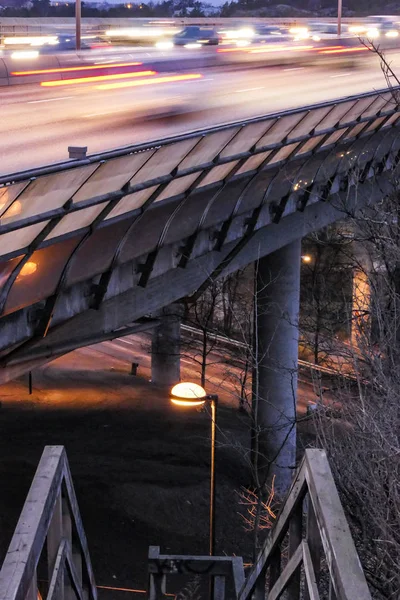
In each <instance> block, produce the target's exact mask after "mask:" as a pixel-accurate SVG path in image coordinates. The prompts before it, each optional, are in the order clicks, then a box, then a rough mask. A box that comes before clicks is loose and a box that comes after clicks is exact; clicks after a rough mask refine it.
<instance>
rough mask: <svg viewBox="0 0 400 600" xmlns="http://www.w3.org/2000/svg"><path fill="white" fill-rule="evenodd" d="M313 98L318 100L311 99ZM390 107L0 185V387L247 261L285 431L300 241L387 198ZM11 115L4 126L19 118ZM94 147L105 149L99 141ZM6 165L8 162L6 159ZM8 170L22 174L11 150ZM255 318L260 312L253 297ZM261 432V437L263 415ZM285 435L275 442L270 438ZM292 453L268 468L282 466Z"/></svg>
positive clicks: (382, 94)
mask: <svg viewBox="0 0 400 600" xmlns="http://www.w3.org/2000/svg"><path fill="white" fill-rule="evenodd" d="M325 79H326V77H325ZM336 85H337V84H336ZM351 85H352V82H351V80H349V87H351ZM321 88H322V86H321V82H319V83H318V85H317V86H316V92H315V93H316V94H317V95H318V94H321V93H326V90H324V91H322V92H321V91H318V90H321ZM322 89H323V88H322ZM308 92H309V90H307V87H305V88H304V98H305V97H307V93H308ZM248 93H249V90H248ZM269 93H271V92H269ZM328 93H329V92H328ZM330 93H331V94H332V91H330ZM397 94H398V90H397V89H395V90H389V91H388V90H387V89H383V90H378V91H372V92H368V93H364V94H360V93H358V94H357V95H356V96H352V97H346V98H343V99H341V100H335V101H332V100H330V101H327V102H322V103H317V104H313V105H311V106H304V107H300V108H296V109H293V110H286V111H279V112H277V113H275V114H268V115H265V116H259V117H253V118H247V119H245V118H243V117H244V116H245V114H242V115H240V117H241V118H240V119H239V120H236V121H235V122H233V123H229V124H226V125H216V126H213V127H208V128H202V129H199V130H197V131H194V132H191V133H181V134H175V135H171V136H170V137H167V138H163V139H158V140H154V141H152V142H146V143H138V144H135V145H132V146H129V147H125V148H121V149H117V150H115V151H111V152H103V153H100V154H97V155H91V156H90V157H89V158H85V159H83V160H77V161H68V162H66V163H61V164H60V163H58V164H54V165H49V166H48V167H44V168H39V169H33V170H30V171H24V172H23V171H20V172H16V173H14V174H13V175H8V176H7V175H5V176H3V177H2V178H1V179H0V185H1V186H2V187H1V188H0V206H1V212H0V261H1V262H0V283H1V290H0V315H1V316H0V324H1V332H2V333H1V339H0V382H4V381H7V380H8V379H10V378H13V377H15V376H17V375H19V374H21V373H23V372H26V371H28V370H31V369H32V368H34V367H35V366H36V365H38V364H41V363H43V362H45V361H47V360H50V359H51V358H54V357H56V356H58V355H61V354H63V353H65V352H67V351H70V350H72V349H73V348H77V347H80V346H83V345H87V344H90V343H94V342H96V341H99V340H104V339H111V338H113V337H121V336H123V335H124V333H128V332H130V333H131V332H132V331H134V330H135V328H137V329H140V328H143V327H147V326H151V324H152V318H153V317H154V316H155V315H156V316H157V318H159V316H160V310H163V309H164V310H166V313H167V314H164V316H165V317H166V319H167V320H168V318H169V316H170V315H169V316H168V310H169V309H168V306H170V305H173V303H174V302H176V301H179V300H180V299H181V298H183V297H187V296H191V295H192V294H195V293H196V292H197V291H198V290H199V289H202V288H203V287H204V286H206V285H207V284H208V283H209V282H210V281H211V280H213V279H215V278H218V277H220V276H223V275H226V274H228V273H231V272H234V271H236V270H237V269H240V268H242V267H244V266H246V265H247V264H249V263H251V262H254V261H256V260H258V259H261V260H260V269H259V275H260V280H259V283H260V285H261V284H262V283H263V282H264V283H265V281H266V280H268V279H269V280H270V281H271V282H272V285H271V286H270V288H269V292H268V293H269V295H270V298H269V300H271V297H272V300H273V302H274V306H276V307H278V309H279V310H278V311H275V312H274V311H272V312H271V313H270V315H269V317H266V318H263V319H261V320H260V322H259V332H260V336H261V338H260V339H262V340H264V341H265V340H268V339H269V340H270V341H271V339H272V337H273V338H274V346H273V347H274V351H273V352H272V353H271V352H270V353H269V354H268V356H266V358H265V361H266V365H265V366H266V375H265V378H264V380H263V381H262V382H261V384H260V385H261V387H263V386H264V388H265V389H267V390H270V389H273V390H274V394H275V402H276V406H275V409H276V410H279V414H283V415H284V417H285V419H286V418H287V419H291V418H293V414H294V413H293V406H294V403H293V397H292V393H293V389H296V387H297V386H296V381H297V379H296V377H297V376H296V368H297V336H298V332H297V328H296V325H295V324H296V319H297V313H298V301H299V272H300V241H301V238H302V237H303V236H305V235H307V234H308V233H310V232H312V231H315V230H318V229H319V228H321V227H324V226H326V225H328V224H330V223H332V222H334V221H336V220H338V219H341V218H344V217H345V216H346V215H348V214H349V213H351V214H354V212H356V211H358V210H360V209H361V208H362V207H364V206H366V205H367V204H368V203H371V202H374V201H378V200H381V199H382V197H384V196H385V195H386V194H388V193H390V192H391V191H392V190H393V186H392V183H391V182H392V179H391V174H392V173H393V171H394V170H395V169H396V168H397V163H398V155H399V151H400V138H399V130H398V123H399V117H400V112H399V111H400V109H399V104H398V100H397V98H398V96H397ZM231 95H232V94H231ZM5 97H6V98H7V95H6V96H5ZM248 97H249V98H250V97H254V96H253V94H250V93H249V96H248ZM280 101H282V100H281V98H280ZM60 102H62V99H61V98H60ZM22 103H23V102H22ZM11 106H12V108H11V109H10V110H11V114H12V111H13V110H15V109H16V108H18V107H15V105H13V104H12V105H11ZM55 106H59V103H58V102H55ZM66 106H68V102H67V104H66ZM244 107H245V108H244V110H248V109H249V107H248V106H246V104H245V105H244ZM114 111H115V106H113V107H112V112H113V113H114ZM14 114H15V113H14ZM17 114H18V113H17ZM238 116H239V115H238ZM54 118H56V117H54ZM17 120H18V117H17ZM102 127H103V128H105V121H103V119H101V121H100V128H102ZM96 128H97V132H98V130H99V124H97V125H96ZM93 129H94V130H95V127H94V128H93ZM25 133H26V138H27V140H29V131H28V130H27V131H26V132H23V133H21V138H20V140H21V141H20V147H21V146H22V144H23V139H24V134H25ZM49 135H51V132H49ZM109 135H110V136H111V138H109V139H115V138H112V136H114V135H115V128H114V127H112V128H111V129H110V133H109ZM9 143H11V144H12V139H11V138H10V141H9ZM32 152H35V147H34V148H33V149H32ZM37 152H38V155H39V154H40V153H41V152H48V149H46V146H45V145H43V146H42V147H39V148H38V150H37ZM10 156H11V157H12V159H13V160H14V164H18V160H21V157H20V158H18V154H17V151H16V150H14V152H11V153H10ZM21 156H22V164H23V161H24V160H25V158H24V156H25V155H24V153H23V149H21ZM263 257H265V258H263ZM260 303H261V304H260V308H263V307H264V309H265V298H263V297H262V294H261V296H260ZM264 312H265V311H264ZM282 313H284V314H285V315H286V317H285V319H284V320H282ZM162 317H163V315H161V318H162ZM287 317H289V318H287ZM149 321H150V323H149ZM277 323H280V325H279V327H277ZM271 361H272V364H278V363H279V369H273V370H271V369H270V365H271ZM274 361H275V362H274ZM268 365H269V367H268ZM267 367H268V368H267ZM268 369H269V370H268ZM267 371H268V372H267ZM283 373H286V375H287V376H286V377H285V376H283V375H282V374H283ZM275 416H276V415H275ZM262 419H264V424H265V426H268V425H270V424H271V423H270V419H271V410H269V411H267V413H265V414H263V415H262ZM286 433H287V427H286ZM286 433H285V427H283V428H282V429H281V431H280V434H279V435H282V434H284V435H286ZM291 439H292V442H291V443H290V444H289V446H290V448H289V451H288V456H287V457H286V458H282V457H281V458H282V461H283V463H285V461H287V463H288V464H293V438H291Z"/></svg>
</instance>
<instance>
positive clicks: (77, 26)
mask: <svg viewBox="0 0 400 600" xmlns="http://www.w3.org/2000/svg"><path fill="white" fill-rule="evenodd" d="M81 17H82V2H81V0H75V47H76V49H77V50H80V49H81Z"/></svg>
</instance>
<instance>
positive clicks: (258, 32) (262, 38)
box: [250, 23, 293, 44]
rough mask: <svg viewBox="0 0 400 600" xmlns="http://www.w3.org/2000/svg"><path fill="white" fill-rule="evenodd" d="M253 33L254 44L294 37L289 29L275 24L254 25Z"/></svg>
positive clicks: (282, 40)
mask: <svg viewBox="0 0 400 600" xmlns="http://www.w3.org/2000/svg"><path fill="white" fill-rule="evenodd" d="M251 29H252V30H253V35H251V40H250V41H251V42H252V43H253V44H270V43H274V42H287V41H289V40H291V39H292V38H293V36H292V35H290V34H289V31H288V30H287V29H283V28H282V27H277V26H274V25H264V24H262V23H261V24H257V25H252V26H251Z"/></svg>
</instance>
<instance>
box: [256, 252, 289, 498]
mask: <svg viewBox="0 0 400 600" xmlns="http://www.w3.org/2000/svg"><path fill="white" fill-rule="evenodd" d="M300 260H301V240H297V241H295V242H292V243H291V244H289V245H287V246H285V247H283V248H281V249H280V250H277V251H276V252H274V253H273V254H270V255H269V256H266V257H265V258H262V259H260V260H259V261H258V263H257V265H256V298H255V302H254V305H255V308H254V310H255V328H254V330H255V335H254V337H255V341H254V344H255V356H256V361H255V363H256V364H255V369H254V373H253V417H254V424H255V431H256V432H257V431H258V432H259V433H258V436H257V435H256V436H253V457H254V460H255V461H256V462H257V464H255V466H256V467H257V471H258V473H259V475H260V478H261V480H262V479H263V478H265V477H266V475H267V473H268V481H269V482H270V483H271V481H272V477H273V476H275V491H276V494H277V496H282V495H284V494H285V493H286V491H287V489H288V487H289V486H290V483H291V479H292V475H293V467H294V466H295V460H296V425H295V423H296V397H297V360H298V341H299V330H298V315H299V301H300ZM257 437H258V438H259V439H258V442H257V439H255V438H257ZM254 450H257V451H256V452H255V451H254Z"/></svg>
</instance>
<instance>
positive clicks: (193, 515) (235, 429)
mask: <svg viewBox="0 0 400 600" xmlns="http://www.w3.org/2000/svg"><path fill="white" fill-rule="evenodd" d="M33 377H34V379H33V383H34V389H33V394H32V395H31V396H29V395H28V390H27V377H25V376H24V377H22V378H20V379H19V380H16V381H15V382H12V383H10V384H7V385H5V386H2V387H0V400H1V402H2V406H1V409H0V478H1V482H2V485H1V494H0V561H2V560H3V558H4V555H5V553H6V550H7V547H8V544H9V542H10V539H11V536H12V533H13V530H14V528H15V525H16V522H17V519H18V516H19V513H20V511H21V509H22V506H23V502H24V500H25V497H26V494H27V492H28V489H29V486H30V483H31V480H32V477H33V475H34V472H35V469H36V467H37V464H38V461H39V459H40V455H41V453H42V451H43V448H44V446H45V445H57V444H61V445H64V446H65V447H66V450H67V455H68V459H69V462H70V467H71V472H72V477H73V481H74V485H75V489H76V494H77V497H78V502H79V506H80V510H81V514H82V519H83V524H84V527H85V530H86V535H87V538H88V543H89V550H90V554H91V559H92V563H93V568H94V573H95V577H96V583H97V584H98V585H99V586H108V587H117V588H129V589H139V590H144V589H145V588H146V582H147V553H148V547H149V545H157V546H161V552H162V553H172V554H173V553H176V554H207V551H208V510H209V504H208V501H209V458H210V442H209V433H210V419H209V416H208V415H207V414H205V413H204V412H197V411H194V410H189V411H188V410H183V409H180V408H179V409H178V408H176V407H174V406H172V405H171V403H170V402H169V399H168V396H167V395H166V393H165V392H163V391H161V390H160V389H158V388H156V387H155V386H152V385H151V384H150V383H148V381H147V380H146V379H145V378H139V377H132V376H131V375H129V373H128V364H127V363H121V360H120V358H115V357H112V356H109V355H107V356H106V355H103V356H102V360H101V361H99V360H98V356H97V355H95V354H93V350H92V349H82V350H79V351H76V352H74V353H72V354H71V355H68V356H66V357H63V358H61V359H58V360H57V361H54V362H53V363H51V364H49V365H46V366H45V367H43V368H41V369H38V370H37V371H35V373H34V376H33ZM218 424H219V428H220V431H219V432H218V438H219V439H218V446H217V452H216V463H217V467H216V468H217V500H216V502H217V507H216V529H217V552H218V554H220V555H222V554H227V555H232V554H236V555H239V556H240V555H243V556H244V557H245V558H248V557H249V555H250V550H251V534H247V533H246V532H245V531H244V528H243V521H242V518H241V516H240V515H239V512H240V510H243V508H242V507H241V506H240V505H239V502H238V495H237V491H239V490H240V487H241V486H245V485H246V484H248V483H249V473H248V471H247V468H246V465H245V461H244V458H243V452H245V451H247V450H248V447H249V443H250V437H249V424H248V422H247V417H246V416H243V415H242V414H240V413H239V412H238V410H237V409H236V408H235V407H233V405H232V402H229V401H225V400H224V397H222V401H221V405H220V409H219V421H218ZM238 444H239V445H240V446H242V448H243V449H244V450H243V451H237V450H236V449H235V446H237V445H238ZM170 589H171V588H170ZM129 596H131V597H132V598H140V597H142V598H143V597H144V596H143V595H142V594H129V593H126V592H120V593H118V592H116V591H112V592H109V591H104V590H102V589H101V590H100V598H101V599H102V600H108V599H111V598H117V599H119V598H121V599H122V600H123V599H124V598H126V597H129Z"/></svg>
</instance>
